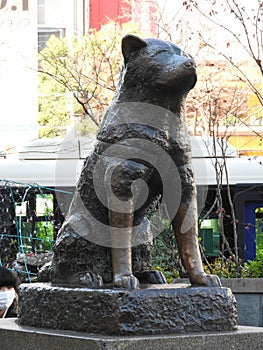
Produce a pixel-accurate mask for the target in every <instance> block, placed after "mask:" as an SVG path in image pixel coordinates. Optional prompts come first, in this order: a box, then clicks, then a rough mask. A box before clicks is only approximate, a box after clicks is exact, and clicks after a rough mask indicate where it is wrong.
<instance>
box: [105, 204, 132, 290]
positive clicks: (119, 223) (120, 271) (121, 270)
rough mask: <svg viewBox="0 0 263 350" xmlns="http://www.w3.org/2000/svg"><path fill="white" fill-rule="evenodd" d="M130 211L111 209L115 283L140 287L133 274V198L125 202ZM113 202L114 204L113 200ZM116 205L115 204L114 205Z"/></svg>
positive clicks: (115, 284)
mask: <svg viewBox="0 0 263 350" xmlns="http://www.w3.org/2000/svg"><path fill="white" fill-rule="evenodd" d="M125 203H126V204H128V205H127V207H128V209H129V210H128V212H125V213H123V212H116V211H112V210H109V223H110V230H111V242H112V267H113V285H114V287H122V288H127V289H136V288H138V287H139V281H138V280H137V278H136V277H135V276H134V275H133V274H132V247H131V241H132V233H133V199H132V198H131V199H128V201H127V202H125ZM111 204H113V203H112V202H111ZM113 207H114V206H113Z"/></svg>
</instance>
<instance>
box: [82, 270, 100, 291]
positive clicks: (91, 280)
mask: <svg viewBox="0 0 263 350" xmlns="http://www.w3.org/2000/svg"><path fill="white" fill-rule="evenodd" d="M79 282H80V284H81V285H83V286H86V287H89V288H97V287H101V286H102V285H103V281H102V278H101V276H100V275H97V274H96V273H93V272H87V273H86V274H83V275H82V276H80V277H79Z"/></svg>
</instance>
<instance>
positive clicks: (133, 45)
mask: <svg viewBox="0 0 263 350" xmlns="http://www.w3.org/2000/svg"><path fill="white" fill-rule="evenodd" d="M145 46H147V43H146V41H145V40H143V39H141V38H139V37H138V36H136V35H131V34H127V35H125V36H124V37H123V38H122V43H121V50H122V54H123V57H124V64H125V65H126V63H127V62H128V61H129V58H130V56H131V54H132V53H133V52H134V51H137V50H140V49H142V48H143V47H145Z"/></svg>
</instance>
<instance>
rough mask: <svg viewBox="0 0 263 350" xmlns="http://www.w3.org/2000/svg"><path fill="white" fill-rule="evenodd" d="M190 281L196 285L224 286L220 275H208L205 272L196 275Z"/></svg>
mask: <svg viewBox="0 0 263 350" xmlns="http://www.w3.org/2000/svg"><path fill="white" fill-rule="evenodd" d="M190 282H191V284H192V285H194V286H196V285H197V286H206V287H222V285H221V281H220V278H219V277H218V276H216V275H207V274H205V273H202V274H200V275H196V276H194V277H193V278H191V279H190Z"/></svg>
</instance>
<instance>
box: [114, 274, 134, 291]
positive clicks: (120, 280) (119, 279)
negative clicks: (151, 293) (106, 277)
mask: <svg viewBox="0 0 263 350" xmlns="http://www.w3.org/2000/svg"><path fill="white" fill-rule="evenodd" d="M113 286H114V287H116V288H126V289H138V288H139V287H140V283H139V281H138V279H137V278H136V277H135V276H133V275H132V274H130V275H127V274H117V275H115V276H114V280H113Z"/></svg>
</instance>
